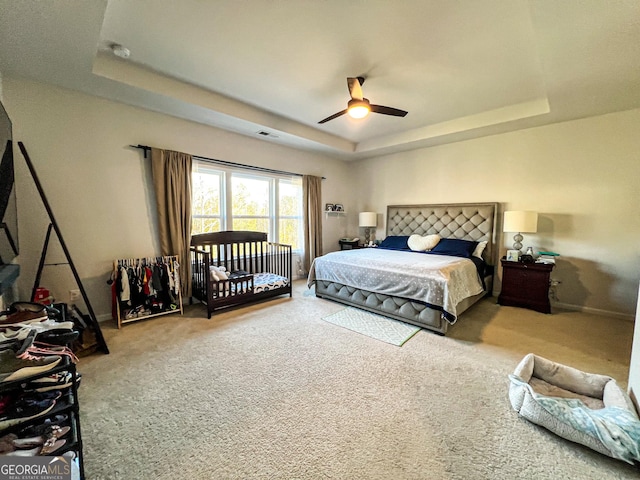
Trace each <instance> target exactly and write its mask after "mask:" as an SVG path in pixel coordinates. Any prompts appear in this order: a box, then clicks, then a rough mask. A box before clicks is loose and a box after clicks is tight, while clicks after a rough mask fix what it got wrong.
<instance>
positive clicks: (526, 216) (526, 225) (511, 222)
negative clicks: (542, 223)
mask: <svg viewBox="0 0 640 480" xmlns="http://www.w3.org/2000/svg"><path fill="white" fill-rule="evenodd" d="M502 231H503V232H511V233H515V235H514V236H513V249H514V250H518V251H520V250H521V249H522V238H523V237H522V235H521V234H522V233H535V232H537V231H538V213H537V212H530V211H521V210H512V211H508V212H504V225H503V227H502Z"/></svg>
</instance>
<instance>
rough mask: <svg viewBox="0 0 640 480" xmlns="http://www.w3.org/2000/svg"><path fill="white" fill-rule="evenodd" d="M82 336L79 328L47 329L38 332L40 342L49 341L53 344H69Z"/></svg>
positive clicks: (37, 338)
mask: <svg viewBox="0 0 640 480" xmlns="http://www.w3.org/2000/svg"><path fill="white" fill-rule="evenodd" d="M79 336H80V332H78V331H77V330H59V329H55V330H47V331H46V332H40V333H38V335H37V337H36V340H37V341H38V342H43V343H49V344H51V345H69V344H70V343H71V342H74V341H75V340H77V339H78V337H79Z"/></svg>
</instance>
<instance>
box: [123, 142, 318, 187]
mask: <svg viewBox="0 0 640 480" xmlns="http://www.w3.org/2000/svg"><path fill="white" fill-rule="evenodd" d="M129 146H130V147H131V148H138V149H140V150H144V158H147V152H150V151H151V147H149V146H148V145H129ZM192 158H195V159H196V160H201V161H203V162H207V163H214V164H216V165H224V166H226V167H234V168H244V169H245V170H253V171H255V172H264V173H273V174H276V175H293V176H294V177H302V176H303V174H302V173H293V172H285V171H283V170H274V169H272V168H266V167H257V166H255V165H247V164H245V163H235V162H228V161H226V160H218V159H216V158H209V157H201V156H199V155H192ZM322 179H323V180H326V178H325V177H322Z"/></svg>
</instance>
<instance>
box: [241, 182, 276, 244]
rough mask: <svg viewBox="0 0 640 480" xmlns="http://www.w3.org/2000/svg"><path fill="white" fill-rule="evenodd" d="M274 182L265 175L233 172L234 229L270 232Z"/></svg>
mask: <svg viewBox="0 0 640 480" xmlns="http://www.w3.org/2000/svg"><path fill="white" fill-rule="evenodd" d="M272 183H273V180H272V179H269V178H265V177H259V176H255V175H244V174H239V173H232V174H231V216H232V218H233V220H232V225H233V228H232V230H250V231H253V232H265V233H269V230H270V228H269V222H270V219H271V213H272V212H271V210H272V208H271V207H272V205H271V204H272V201H271V199H272V195H271V190H272V187H271V184H272Z"/></svg>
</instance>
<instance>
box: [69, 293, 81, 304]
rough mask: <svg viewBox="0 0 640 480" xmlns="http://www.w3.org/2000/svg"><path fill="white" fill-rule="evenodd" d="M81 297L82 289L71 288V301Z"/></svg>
mask: <svg viewBox="0 0 640 480" xmlns="http://www.w3.org/2000/svg"><path fill="white" fill-rule="evenodd" d="M79 299H80V290H69V303H73V302H75V301H76V300H79Z"/></svg>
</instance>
